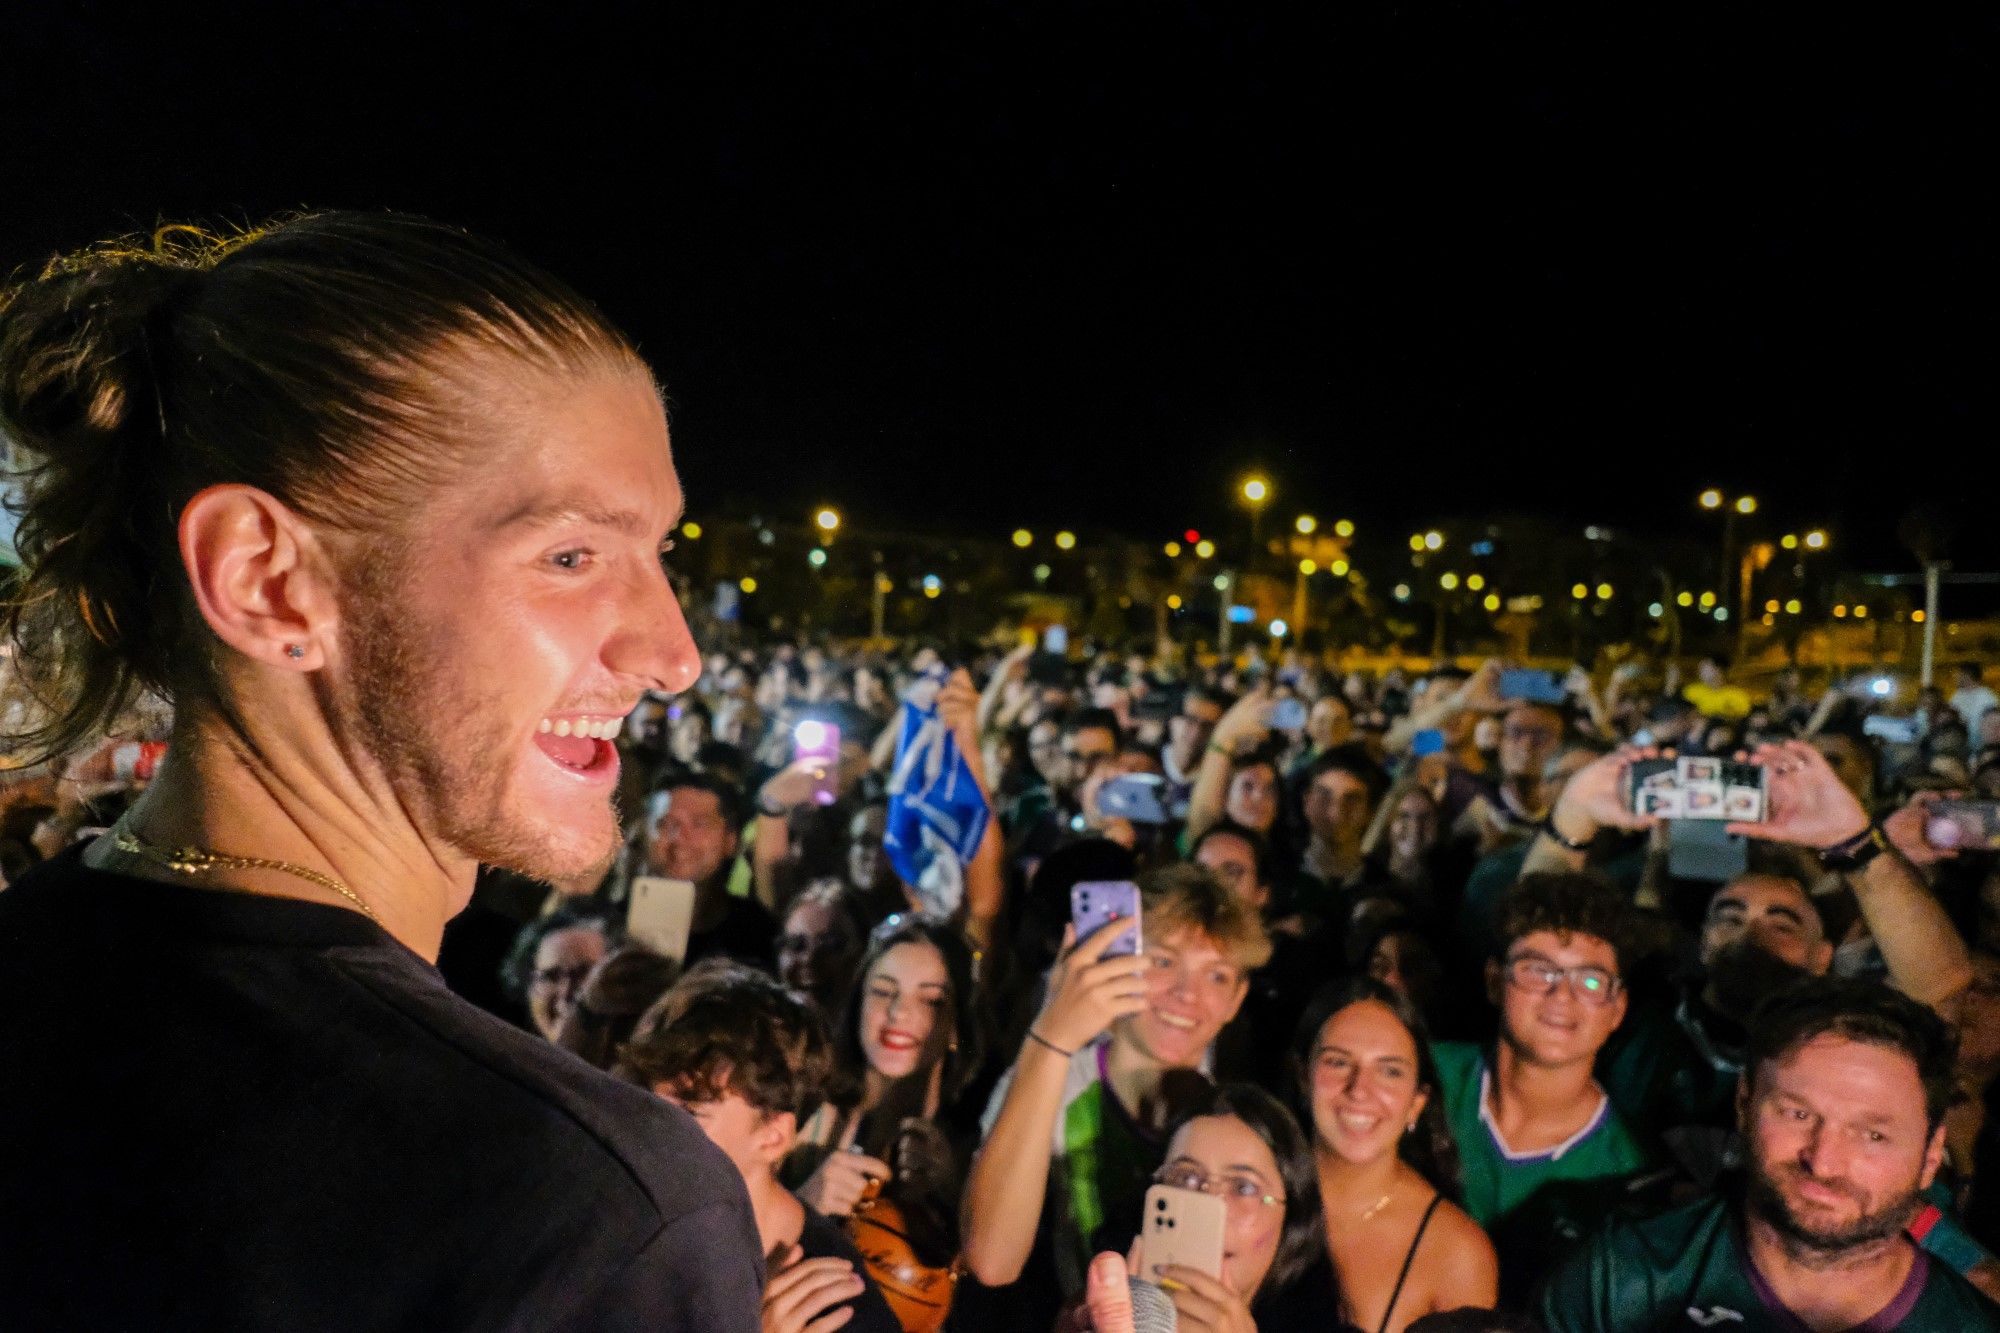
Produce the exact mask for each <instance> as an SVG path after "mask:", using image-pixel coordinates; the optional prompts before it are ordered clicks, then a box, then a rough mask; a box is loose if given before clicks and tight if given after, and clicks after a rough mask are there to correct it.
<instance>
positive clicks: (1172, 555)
mask: <svg viewBox="0 0 2000 1333" xmlns="http://www.w3.org/2000/svg"><path fill="white" fill-rule="evenodd" d="M1161 549H1162V550H1164V551H1165V552H1166V553H1167V559H1169V560H1173V559H1177V558H1178V557H1179V556H1180V553H1181V544H1180V543H1179V542H1168V543H1167V544H1166V545H1165V546H1164V547H1162V548H1161Z"/></svg>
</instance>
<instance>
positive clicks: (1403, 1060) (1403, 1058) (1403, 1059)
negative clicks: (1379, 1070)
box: [1313, 1042, 1414, 1065]
mask: <svg viewBox="0 0 2000 1333" xmlns="http://www.w3.org/2000/svg"><path fill="white" fill-rule="evenodd" d="M1329 1051H1331V1052H1333V1053H1334V1054H1336V1055H1344V1056H1346V1057H1348V1058H1349V1059H1350V1060H1361V1059H1368V1060H1373V1061H1375V1062H1376V1063H1377V1064H1392V1065H1407V1064H1411V1063H1414V1062H1413V1061H1412V1060H1411V1059H1410V1057H1409V1056H1407V1055H1396V1054H1393V1053H1391V1054H1388V1055H1370V1056H1362V1055H1360V1054H1358V1053H1357V1052H1354V1051H1350V1050H1348V1049H1347V1048H1346V1047H1345V1046H1336V1045H1334V1044H1333V1043H1332V1042H1328V1043H1327V1044H1326V1045H1324V1046H1322V1047H1320V1048H1319V1049H1318V1050H1316V1051H1314V1052H1313V1057H1314V1058H1315V1059H1317V1058H1318V1057H1320V1056H1322V1055H1325V1054H1326V1053H1327V1052H1329Z"/></svg>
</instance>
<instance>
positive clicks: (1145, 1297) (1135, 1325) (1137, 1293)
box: [1130, 1277, 1180, 1333]
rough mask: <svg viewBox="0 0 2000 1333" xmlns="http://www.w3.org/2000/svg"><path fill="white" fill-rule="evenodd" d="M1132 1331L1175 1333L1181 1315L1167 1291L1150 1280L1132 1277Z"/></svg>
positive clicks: (1133, 1332)
mask: <svg viewBox="0 0 2000 1333" xmlns="http://www.w3.org/2000/svg"><path fill="white" fill-rule="evenodd" d="M1130 1286H1131V1290H1132V1333H1174V1331H1175V1330H1176V1329H1177V1328H1179V1327H1180V1315H1179V1314H1178V1313H1177V1312H1176V1311H1175V1310H1174V1303H1173V1300H1172V1299H1171V1298H1170V1297H1169V1296H1168V1295H1167V1293H1166V1292H1165V1291H1164V1290H1163V1289H1161V1288H1159V1287H1156V1286H1154V1285H1153V1284H1152V1283H1150V1282H1142V1281H1141V1280H1139V1279H1138V1278H1136V1277H1135V1278H1133V1279H1131V1282H1130Z"/></svg>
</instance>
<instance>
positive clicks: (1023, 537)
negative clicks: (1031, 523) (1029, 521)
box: [1014, 528, 1035, 551]
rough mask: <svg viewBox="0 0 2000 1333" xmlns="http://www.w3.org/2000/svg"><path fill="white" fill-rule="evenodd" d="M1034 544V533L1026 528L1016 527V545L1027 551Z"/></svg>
mask: <svg viewBox="0 0 2000 1333" xmlns="http://www.w3.org/2000/svg"><path fill="white" fill-rule="evenodd" d="M1034 544H1035V534H1034V533H1032V532H1030V531H1028V530H1027V529H1026V528H1015V529H1014V545H1016V546H1018V547H1020V548H1021V549H1022V550H1024V551H1025V550H1027V549H1028V548H1029V547H1030V546H1033V545H1034Z"/></svg>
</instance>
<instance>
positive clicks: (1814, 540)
mask: <svg viewBox="0 0 2000 1333" xmlns="http://www.w3.org/2000/svg"><path fill="white" fill-rule="evenodd" d="M1806 549H1807V550H1810V551H1820V550H1824V549H1826V534H1825V533H1824V532H1821V531H1820V530H1819V529H1817V528H1815V529H1813V530H1812V531H1811V532H1808V533H1807V534H1806Z"/></svg>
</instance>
